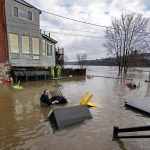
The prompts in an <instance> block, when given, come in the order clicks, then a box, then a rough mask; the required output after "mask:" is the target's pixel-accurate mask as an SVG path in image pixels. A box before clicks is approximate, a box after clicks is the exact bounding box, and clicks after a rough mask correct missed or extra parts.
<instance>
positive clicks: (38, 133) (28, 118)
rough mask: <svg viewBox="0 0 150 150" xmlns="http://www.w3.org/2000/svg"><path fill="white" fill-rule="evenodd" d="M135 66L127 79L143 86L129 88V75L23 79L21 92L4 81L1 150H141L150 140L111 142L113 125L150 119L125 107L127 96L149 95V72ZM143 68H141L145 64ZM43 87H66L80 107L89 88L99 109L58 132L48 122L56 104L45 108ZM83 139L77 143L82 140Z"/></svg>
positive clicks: (95, 70)
mask: <svg viewBox="0 0 150 150" xmlns="http://www.w3.org/2000/svg"><path fill="white" fill-rule="evenodd" d="M137 70H138V68H136V70H134V69H131V70H130V72H129V73H128V74H127V75H126V78H134V80H135V81H140V82H141V84H142V87H141V88H140V89H135V90H132V91H131V90H130V89H128V88H127V87H126V86H125V84H124V79H113V78H102V77H93V78H85V77H77V78H74V77H73V78H66V79H63V80H51V81H37V82H28V83H21V85H22V86H23V87H24V89H22V90H16V89H12V88H11V87H10V86H9V85H2V84H1V85H0V149H6V150H7V149H15V150H17V149H18V150H20V149H34V150H41V149H45V150H48V149H54V150H57V149H60V145H61V150H66V149H86V150H91V149H92V150H97V149H101V150H110V149H115V150H120V149H121V150H122V149H123V150H126V149H132V148H134V149H137V150H138V149H142V148H143V147H144V148H145V147H148V146H150V144H149V142H148V141H142V140H136V139H133V140H132V141H130V140H126V141H125V140H121V141H112V129H113V126H115V125H117V126H120V127H124V126H126V127H127V126H137V125H144V124H149V123H150V118H148V117H146V116H141V115H137V113H136V112H133V111H131V110H127V109H125V107H124V100H128V99H132V98H139V97H144V96H149V95H150V84H149V83H145V82H144V81H145V79H147V78H149V73H148V72H145V70H148V69H145V68H144V70H143V71H137ZM140 70H141V68H140ZM87 74H88V75H99V76H113V77H115V78H116V77H119V78H124V76H118V68H116V67H89V68H88V69H87ZM44 89H49V90H51V91H61V92H62V93H63V95H64V96H65V97H66V98H67V100H68V102H69V103H68V104H67V105H66V106H72V105H78V104H79V100H80V98H81V97H82V96H83V94H84V92H85V91H89V92H90V93H92V94H93V95H94V97H93V99H92V101H93V102H95V103H97V104H98V105H99V106H102V107H98V108H90V111H91V114H92V116H93V119H92V120H87V121H85V122H84V123H81V124H77V125H75V126H71V127H68V128H66V129H64V130H61V131H58V130H56V128H55V127H54V126H53V125H51V124H50V122H49V121H47V115H48V113H49V111H50V110H51V109H52V108H55V107H65V106H54V107H41V106H40V103H39V98H40V95H41V94H42V93H43V90H44ZM77 143H78V144H77Z"/></svg>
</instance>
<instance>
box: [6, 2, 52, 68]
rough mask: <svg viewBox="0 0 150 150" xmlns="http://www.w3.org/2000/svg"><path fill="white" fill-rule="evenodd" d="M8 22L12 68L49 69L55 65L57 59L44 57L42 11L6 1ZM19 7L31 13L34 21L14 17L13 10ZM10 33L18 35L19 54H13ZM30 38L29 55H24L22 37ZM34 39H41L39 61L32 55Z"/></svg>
mask: <svg viewBox="0 0 150 150" xmlns="http://www.w3.org/2000/svg"><path fill="white" fill-rule="evenodd" d="M5 7H6V22H7V37H8V47H9V61H10V63H11V65H12V66H23V67H28V66H29V67H37V66H39V67H47V66H51V65H54V64H55V58H46V59H45V58H43V57H42V36H41V33H40V20H39V19H40V17H39V15H40V11H39V10H38V9H36V8H31V7H27V6H25V5H23V4H21V3H18V2H16V1H14V0H6V2H5ZM14 7H17V8H19V9H21V10H26V11H31V12H32V14H33V15H32V16H33V20H32V21H30V20H26V19H22V18H18V17H15V16H14V13H13V8H14ZM9 33H13V34H17V35H18V36H19V54H14V53H11V51H10V39H9ZM22 35H25V36H29V51H30V53H29V54H24V53H22V45H21V36H22ZM32 37H35V38H39V50H40V55H39V56H38V57H39V59H38V60H35V59H33V58H34V57H36V56H37V55H33V54H32Z"/></svg>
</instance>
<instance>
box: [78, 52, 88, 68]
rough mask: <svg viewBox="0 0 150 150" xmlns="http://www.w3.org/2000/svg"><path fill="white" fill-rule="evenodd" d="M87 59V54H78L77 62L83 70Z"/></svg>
mask: <svg viewBox="0 0 150 150" xmlns="http://www.w3.org/2000/svg"><path fill="white" fill-rule="evenodd" d="M86 59H87V54H86V53H84V52H80V53H77V60H78V63H79V66H80V67H81V68H82V69H83V66H84V65H85V60H86Z"/></svg>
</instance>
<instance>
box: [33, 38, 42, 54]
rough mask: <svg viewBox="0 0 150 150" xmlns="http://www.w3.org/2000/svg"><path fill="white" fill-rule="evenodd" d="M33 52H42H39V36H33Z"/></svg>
mask: <svg viewBox="0 0 150 150" xmlns="http://www.w3.org/2000/svg"><path fill="white" fill-rule="evenodd" d="M32 53H33V54H38V55H39V54H40V52H39V38H32Z"/></svg>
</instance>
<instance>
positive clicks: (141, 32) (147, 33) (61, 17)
mask: <svg viewBox="0 0 150 150" xmlns="http://www.w3.org/2000/svg"><path fill="white" fill-rule="evenodd" d="M41 11H42V12H44V13H47V14H50V15H53V16H57V17H60V18H64V19H68V20H72V21H75V22H80V23H84V24H88V25H92V26H97V27H102V28H109V29H118V28H114V27H108V26H103V25H99V24H94V23H90V22H86V21H81V20H77V19H74V18H69V17H65V16H62V15H58V14H54V13H51V12H48V11H45V10H41ZM118 30H121V31H125V30H124V29H118ZM139 33H145V34H150V33H149V32H139Z"/></svg>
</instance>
